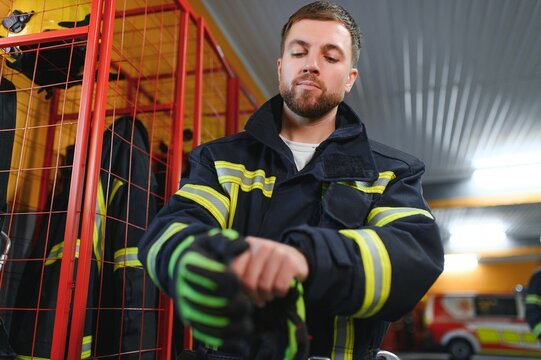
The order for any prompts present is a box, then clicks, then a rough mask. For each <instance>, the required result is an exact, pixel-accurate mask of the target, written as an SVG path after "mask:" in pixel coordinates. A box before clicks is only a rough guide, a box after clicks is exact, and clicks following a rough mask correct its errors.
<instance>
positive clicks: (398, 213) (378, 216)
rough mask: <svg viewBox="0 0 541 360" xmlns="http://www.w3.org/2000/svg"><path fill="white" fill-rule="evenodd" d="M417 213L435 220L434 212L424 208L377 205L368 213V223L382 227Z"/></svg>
mask: <svg viewBox="0 0 541 360" xmlns="http://www.w3.org/2000/svg"><path fill="white" fill-rule="evenodd" d="M415 215H423V216H426V217H428V218H430V219H432V220H434V217H433V216H432V214H430V213H429V212H428V211H426V210H423V209H417V208H408V207H377V208H374V209H372V210H371V211H370V213H369V214H368V216H367V218H366V224H367V225H372V226H379V227H381V226H385V225H387V224H389V223H391V222H393V221H395V220H398V219H402V218H405V217H408V216H415Z"/></svg>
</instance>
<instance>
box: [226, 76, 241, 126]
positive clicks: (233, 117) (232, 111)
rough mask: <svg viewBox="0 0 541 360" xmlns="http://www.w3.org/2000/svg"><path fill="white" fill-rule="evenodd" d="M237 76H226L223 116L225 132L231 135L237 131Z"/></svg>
mask: <svg viewBox="0 0 541 360" xmlns="http://www.w3.org/2000/svg"><path fill="white" fill-rule="evenodd" d="M239 95H240V81H239V78H238V77H236V76H234V77H229V78H227V104H226V118H225V134H226V135H232V134H235V133H237V132H238V131H239V97H240V96H239Z"/></svg>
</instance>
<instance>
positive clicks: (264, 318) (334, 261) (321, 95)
mask: <svg viewBox="0 0 541 360" xmlns="http://www.w3.org/2000/svg"><path fill="white" fill-rule="evenodd" d="M360 37H361V35H360V31H359V29H358V27H357V25H356V24H355V21H354V20H353V18H352V17H351V15H350V14H349V13H348V12H347V11H346V10H345V9H344V8H342V7H341V6H339V5H335V4H332V3H329V2H325V1H317V2H314V3H311V4H308V5H306V6H304V7H302V8H301V9H299V10H298V11H297V12H296V13H295V14H293V15H292V16H291V17H290V19H289V21H288V22H287V23H286V24H285V26H284V28H283V30H282V42H281V57H280V58H279V59H278V61H277V67H278V79H279V89H280V95H277V96H275V97H274V98H272V99H270V100H269V101H268V102H267V103H265V104H264V105H263V106H262V107H261V108H260V109H259V110H258V111H257V112H256V113H255V114H254V115H253V116H252V117H251V119H250V120H249V122H248V123H247V125H246V128H245V130H246V131H245V132H242V133H240V134H236V135H233V136H230V137H226V138H223V139H219V140H216V141H213V142H210V143H208V144H206V145H203V146H201V147H199V148H197V149H195V150H194V151H193V153H192V155H191V164H192V170H191V173H190V177H189V179H184V180H183V182H182V184H181V188H180V190H179V191H178V192H177V193H176V194H175V196H173V197H172V198H171V199H170V200H169V201H168V203H167V204H166V206H165V207H164V209H163V210H162V211H161V212H160V214H159V215H158V216H157V219H156V220H155V221H154V222H153V223H152V224H151V225H150V227H149V230H148V233H147V236H146V238H145V239H144V240H143V243H142V244H141V246H140V259H141V261H142V263H143V264H145V266H146V267H147V270H148V272H149V275H150V276H151V277H152V278H153V279H154V280H155V282H156V283H157V284H158V285H159V286H160V287H161V288H162V289H163V290H165V291H166V292H167V293H168V294H170V295H171V296H172V297H173V300H174V302H175V304H176V306H177V309H178V311H179V314H180V317H181V318H182V319H183V321H184V322H185V324H188V325H190V326H191V327H192V329H193V336H194V338H195V339H196V340H199V341H200V342H201V343H202V344H204V345H205V346H203V348H205V349H213V350H208V351H207V350H204V352H206V353H207V355H208V354H209V353H210V354H213V352H212V351H215V350H216V349H218V353H220V351H226V352H229V354H231V355H230V356H231V357H230V358H232V359H235V358H236V359H238V358H240V356H245V357H247V358H255V359H267V358H268V359H284V358H288V359H289V358H291V359H293V358H295V359H301V358H303V356H304V358H306V356H305V355H303V354H304V353H303V352H304V351H305V348H306V347H305V343H304V341H305V340H306V339H307V338H308V339H310V344H309V347H310V354H311V355H312V356H322V357H331V356H332V357H333V358H336V359H342V358H344V359H346V358H347V359H374V358H375V354H376V352H377V349H378V347H379V344H380V343H381V341H382V339H383V336H384V335H385V332H386V329H387V326H388V322H389V321H393V320H396V319H398V318H399V317H400V316H402V315H403V314H405V313H406V312H408V311H410V310H411V309H412V308H413V306H414V305H415V304H416V303H417V302H418V301H419V299H420V298H421V297H422V296H423V294H424V293H425V292H426V291H427V290H428V288H429V287H430V286H431V285H432V283H433V282H434V281H435V280H436V278H437V277H438V275H439V274H440V273H441V271H442V268H443V251H442V245H441V241H440V237H439V232H438V229H437V226H436V224H435V222H434V218H433V216H432V215H431V213H430V211H429V209H428V206H427V204H426V202H425V200H424V199H423V197H422V194H421V182H420V177H421V174H422V173H423V172H424V165H423V164H422V163H421V162H420V161H419V160H417V159H415V158H413V157H412V156H409V155H407V154H404V153H402V152H399V151H397V150H393V149H391V148H389V147H387V146H384V145H381V144H378V143H375V142H371V141H369V140H368V138H367V135H366V131H365V128H364V125H363V124H362V123H361V121H360V120H359V118H358V117H357V115H356V114H355V113H354V112H353V110H352V109H351V108H349V107H348V106H347V105H346V104H345V103H343V102H342V101H343V98H344V95H345V93H346V92H348V91H350V90H351V88H352V86H353V84H354V82H355V80H356V78H357V69H356V68H355V66H356V63H357V60H358V56H359V50H360V47H361V44H360ZM233 230H234V231H233ZM224 284H225V285H224ZM235 284H237V285H235ZM301 285H302V286H301ZM303 289H304V295H303ZM291 294H293V295H291ZM247 296H248V297H247ZM248 298H249V299H250V301H248V300H247V299H248ZM302 300H304V302H305V304H306V314H305V315H306V324H307V329H308V334H309V335H308V336H307V337H306V336H304V335H303V332H304V328H303V321H302V320H303V318H304V312H303V306H302ZM252 306H254V307H252ZM292 309H293V310H294V311H292ZM295 311H297V314H294V312H295ZM284 313H285V314H286V315H285V316H284ZM284 319H285V320H284ZM272 330H274V332H273V331H272ZM274 335H275V336H274ZM244 349H245V350H244ZM269 354H270V355H269ZM228 358H229V357H228Z"/></svg>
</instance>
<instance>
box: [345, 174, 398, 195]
mask: <svg viewBox="0 0 541 360" xmlns="http://www.w3.org/2000/svg"><path fill="white" fill-rule="evenodd" d="M395 178H396V175H395V174H394V172H392V171H383V172H380V173H379V177H378V179H377V180H376V181H373V182H368V181H339V182H338V184H342V185H347V186H351V187H353V188H355V189H357V190H360V191H362V192H366V193H377V194H383V192H384V191H385V189H386V188H387V185H389V183H390V182H391V181H392V180H393V179H395Z"/></svg>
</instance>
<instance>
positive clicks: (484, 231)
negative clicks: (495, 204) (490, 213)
mask: <svg viewBox="0 0 541 360" xmlns="http://www.w3.org/2000/svg"><path fill="white" fill-rule="evenodd" d="M450 233H451V237H450V239H449V242H450V245H451V246H452V247H453V248H463V249H464V248H467V249H473V248H481V247H486V246H487V245H490V247H493V246H497V245H502V244H505V242H506V241H507V235H506V234H505V229H504V226H503V224H502V223H500V222H487V223H471V224H460V225H455V226H453V227H452V228H451V229H450Z"/></svg>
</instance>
